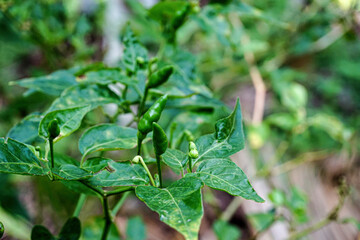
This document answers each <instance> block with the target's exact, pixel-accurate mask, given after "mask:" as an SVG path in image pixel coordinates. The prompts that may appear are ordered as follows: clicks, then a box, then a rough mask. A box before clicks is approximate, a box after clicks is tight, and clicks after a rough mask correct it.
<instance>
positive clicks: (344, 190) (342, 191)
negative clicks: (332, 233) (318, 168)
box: [289, 179, 349, 240]
mask: <svg viewBox="0 0 360 240" xmlns="http://www.w3.org/2000/svg"><path fill="white" fill-rule="evenodd" d="M348 195H349V189H348V186H347V185H346V183H345V180H344V179H343V180H342V182H341V185H340V187H339V202H338V204H337V205H336V206H335V207H334V209H333V210H332V211H331V212H330V213H329V214H328V216H327V217H326V218H324V219H322V220H320V221H319V222H317V223H315V224H313V225H311V226H309V227H307V228H305V229H303V230H301V231H299V232H296V233H293V234H292V235H290V237H289V240H292V239H299V238H302V237H304V236H307V235H309V234H310V233H312V232H315V231H317V230H319V229H321V228H323V227H324V226H326V225H328V224H329V223H331V222H333V221H337V220H338V216H339V212H340V210H341V208H342V207H343V206H344V203H345V199H346V197H347V196H348Z"/></svg>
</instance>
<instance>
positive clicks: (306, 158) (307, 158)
mask: <svg viewBox="0 0 360 240" xmlns="http://www.w3.org/2000/svg"><path fill="white" fill-rule="evenodd" d="M331 154H332V152H330V153H329V152H327V151H318V152H309V153H305V154H302V155H301V156H299V157H296V158H294V159H292V160H290V161H287V162H285V163H283V164H280V165H278V166H275V167H272V169H266V170H264V171H259V172H258V174H257V176H265V177H266V176H269V175H273V176H276V175H279V174H282V173H285V172H288V171H291V170H293V169H295V168H297V167H298V166H299V165H301V164H304V163H309V162H313V161H317V160H322V159H325V158H326V157H328V156H330V155H331Z"/></svg>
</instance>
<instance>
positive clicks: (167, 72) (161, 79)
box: [146, 66, 174, 88]
mask: <svg viewBox="0 0 360 240" xmlns="http://www.w3.org/2000/svg"><path fill="white" fill-rule="evenodd" d="M173 71H174V68H173V67H172V66H166V67H163V68H161V69H160V70H158V71H156V72H154V73H153V74H152V75H151V77H150V79H149V82H148V83H147V85H146V87H147V88H155V87H158V86H160V85H161V84H163V83H165V82H166V81H167V80H168V79H169V78H170V76H171V74H172V73H173Z"/></svg>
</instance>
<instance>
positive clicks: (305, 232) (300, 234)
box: [289, 218, 331, 239]
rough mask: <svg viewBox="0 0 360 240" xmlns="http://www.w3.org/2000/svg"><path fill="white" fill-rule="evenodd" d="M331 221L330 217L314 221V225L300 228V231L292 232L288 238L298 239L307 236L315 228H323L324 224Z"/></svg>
mask: <svg viewBox="0 0 360 240" xmlns="http://www.w3.org/2000/svg"><path fill="white" fill-rule="evenodd" d="M330 222H331V220H330V219H328V218H325V219H323V220H321V221H319V222H317V223H315V224H314V225H312V226H310V227H308V228H305V229H304V230H302V231H301V232H298V233H295V234H292V235H291V236H290V237H289V239H299V238H302V237H304V236H307V235H309V234H310V233H312V232H314V231H316V230H319V229H320V228H323V227H324V226H326V225H328V224H329V223H330Z"/></svg>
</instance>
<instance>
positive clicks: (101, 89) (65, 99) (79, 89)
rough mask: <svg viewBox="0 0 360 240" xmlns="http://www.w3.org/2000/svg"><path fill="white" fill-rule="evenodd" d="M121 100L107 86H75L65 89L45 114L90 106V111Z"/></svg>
mask: <svg viewBox="0 0 360 240" xmlns="http://www.w3.org/2000/svg"><path fill="white" fill-rule="evenodd" d="M120 101H121V99H120V97H119V96H117V95H116V94H115V93H114V92H113V91H111V90H110V89H109V88H108V87H107V86H100V85H96V84H94V85H76V86H73V87H69V88H67V89H66V90H65V91H64V92H63V93H62V94H61V96H60V97H59V98H58V99H56V100H55V101H54V102H53V103H52V104H51V106H50V108H49V109H48V111H47V112H52V111H55V110H60V109H66V108H74V107H81V106H85V105H90V109H94V108H96V107H98V106H101V105H104V104H108V103H117V104H118V103H120Z"/></svg>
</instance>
